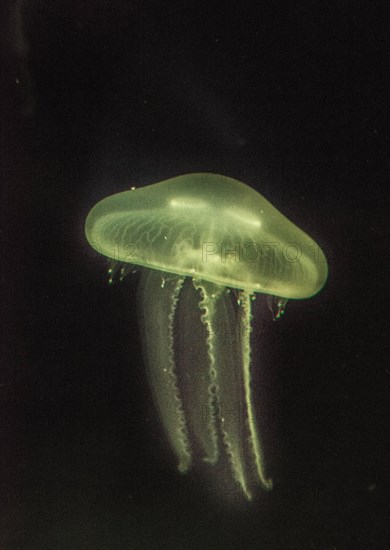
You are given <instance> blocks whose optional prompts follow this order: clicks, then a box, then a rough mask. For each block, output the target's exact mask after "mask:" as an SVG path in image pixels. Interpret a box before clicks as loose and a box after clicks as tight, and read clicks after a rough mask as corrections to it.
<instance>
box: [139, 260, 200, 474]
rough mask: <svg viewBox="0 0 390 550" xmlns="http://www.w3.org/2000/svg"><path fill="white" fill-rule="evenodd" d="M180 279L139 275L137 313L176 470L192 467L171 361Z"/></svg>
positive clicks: (156, 274) (149, 273)
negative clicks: (174, 456)
mask: <svg viewBox="0 0 390 550" xmlns="http://www.w3.org/2000/svg"><path fill="white" fill-rule="evenodd" d="M184 279H185V278H184V277H181V276H174V275H172V274H171V273H170V274H166V273H163V272H161V271H155V270H145V271H144V272H143V273H142V277H141V284H140V293H139V309H140V313H141V315H140V316H141V321H142V336H143V338H144V343H145V346H144V350H145V356H146V357H145V359H146V365H147V374H148V378H149V383H150V387H151V388H152V392H153V397H154V401H155V404H156V407H157V409H158V412H159V416H160V419H161V421H162V424H163V427H164V429H165V432H166V434H167V436H168V439H169V441H170V444H171V447H172V449H173V451H174V453H175V455H176V457H177V459H178V470H179V471H180V472H183V473H184V472H187V471H188V470H189V469H190V467H191V463H192V449H191V445H190V438H189V432H188V426H187V422H186V418H185V412H184V407H183V402H182V398H181V396H180V390H179V384H178V376H177V372H176V368H175V361H174V334H173V327H174V316H175V311H176V305H177V301H178V298H179V294H180V290H181V288H182V286H183V283H184Z"/></svg>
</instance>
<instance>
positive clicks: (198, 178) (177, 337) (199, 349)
mask: <svg viewBox="0 0 390 550" xmlns="http://www.w3.org/2000/svg"><path fill="white" fill-rule="evenodd" d="M85 232H86V237H87V239H88V241H89V243H90V244H91V246H92V247H93V248H95V249H96V250H97V251H98V252H99V253H101V254H103V255H104V256H106V257H108V258H111V259H112V260H115V262H117V263H118V262H119V265H121V266H122V273H125V272H126V267H123V266H126V265H127V266H134V265H135V266H139V267H140V268H141V281H140V287H139V293H138V298H139V300H138V302H139V313H140V322H141V327H142V337H143V346H144V355H145V363H146V370H147V377H148V381H149V384H150V387H151V391H152V394H153V398H154V402H155V405H156V409H157V411H158V414H159V417H160V420H161V424H162V426H163V430H164V431H165V434H166V437H167V439H168V441H169V444H170V447H171V449H172V453H173V455H174V456H175V457H176V460H177V464H178V469H179V471H180V472H187V471H189V470H190V468H191V466H192V465H194V463H197V464H202V463H203V462H206V463H209V464H210V465H216V464H218V462H219V461H221V460H222V461H224V462H225V463H226V464H230V466H229V469H230V471H231V476H232V478H233V479H234V481H235V483H237V484H238V486H239V487H240V488H241V490H242V493H243V494H244V495H245V497H246V498H247V499H248V500H251V499H252V498H253V480H254V479H255V480H256V483H257V484H258V486H259V487H262V488H263V489H265V490H269V489H271V487H272V481H271V479H270V477H269V474H268V471H267V469H266V465H265V459H264V453H263V448H262V443H261V438H260V435H259V433H258V427H257V424H258V422H257V420H256V418H257V416H256V407H255V401H256V399H254V396H255V389H254V388H253V384H252V378H253V368H260V367H261V366H260V365H253V364H251V332H252V301H253V299H254V298H255V296H256V294H258V293H260V294H267V295H270V296H271V297H272V296H274V297H276V303H277V305H278V314H277V316H279V315H280V313H281V312H282V310H283V307H284V304H285V302H286V301H287V300H288V299H303V298H309V297H311V296H313V295H315V294H316V293H317V292H319V291H320V289H321V288H322V287H323V285H324V284H325V281H326V278H327V272H328V268H327V263H326V259H325V256H324V254H323V252H322V251H321V249H320V248H319V246H318V245H317V244H316V243H315V242H314V241H313V239H311V238H310V237H309V236H308V235H307V234H306V233H304V232H303V231H302V230H301V229H299V228H298V227H297V226H295V225H294V224H293V223H292V222H291V221H289V220H288V219H287V218H285V217H284V216H283V214H281V213H280V212H279V211H278V210H276V208H274V207H273V206H272V205H271V204H270V203H269V202H268V201H267V200H266V199H265V198H264V197H263V196H262V195H260V194H259V193H257V192H256V191H255V190H254V189H252V188H251V187H249V186H247V185H246V184H244V183H242V182H240V181H237V180H235V179H232V178H229V177H225V176H220V175H218V174H209V173H207V174H206V173H203V174H200V173H199V174H185V175H181V176H177V177H174V178H172V179H169V180H166V181H163V182H160V183H156V184H154V185H149V186H147V187H143V188H138V189H135V188H132V189H131V190H128V191H124V192H122V193H118V194H115V195H112V196H110V197H107V198H105V199H103V200H102V201H100V202H99V203H98V204H96V206H95V207H94V208H92V210H91V211H90V213H89V215H88V217H87V220H86V225H85ZM237 329H238V331H239V333H240V335H241V337H240V338H221V334H222V333H224V334H233V333H234V332H235V331H237ZM237 404H238V407H239V409H240V410H239V413H240V414H239V417H240V421H238V420H237V415H234V414H230V413H229V411H231V409H232V407H233V405H234V406H237ZM210 472H211V470H210Z"/></svg>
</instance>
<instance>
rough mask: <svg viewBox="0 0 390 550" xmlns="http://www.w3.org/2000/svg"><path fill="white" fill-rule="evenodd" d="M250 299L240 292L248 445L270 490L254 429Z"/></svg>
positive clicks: (250, 295)
mask: <svg viewBox="0 0 390 550" xmlns="http://www.w3.org/2000/svg"><path fill="white" fill-rule="evenodd" d="M252 297H253V294H252V293H251V292H247V291H241V292H240V297H239V301H240V309H241V316H240V325H241V330H240V333H241V334H242V339H241V340H242V372H243V379H244V391H245V406H246V413H247V423H248V429H249V443H250V448H251V451H252V455H253V458H254V462H255V467H256V471H257V476H258V478H259V481H260V483H261V484H262V486H263V487H264V489H267V490H271V489H272V480H271V479H269V478H267V476H266V474H265V467H264V459H263V453H262V450H261V444H260V438H259V434H258V431H257V427H256V418H255V411H254V406H253V397H252V388H251V332H252Z"/></svg>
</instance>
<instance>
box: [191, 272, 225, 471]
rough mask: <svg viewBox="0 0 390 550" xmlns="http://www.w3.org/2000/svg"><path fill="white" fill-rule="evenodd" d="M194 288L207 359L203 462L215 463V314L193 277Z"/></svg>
mask: <svg viewBox="0 0 390 550" xmlns="http://www.w3.org/2000/svg"><path fill="white" fill-rule="evenodd" d="M193 285H194V287H195V289H196V290H197V291H198V292H200V295H201V299H200V301H199V303H198V307H199V309H200V310H201V311H202V315H201V322H202V323H203V325H204V326H205V327H206V348H207V355H208V360H209V365H208V376H209V379H208V387H207V404H206V407H207V415H206V433H207V435H208V438H207V439H208V443H209V445H208V449H207V452H206V456H205V457H204V461H205V462H210V463H211V464H215V463H216V462H217V460H218V456H219V450H218V433H217V420H216V411H215V400H216V391H217V369H216V353H215V330H214V327H213V318H214V315H215V312H214V307H215V303H214V300H213V297H212V296H211V295H210V294H209V293H208V292H207V290H206V283H205V282H204V281H200V280H198V279H193ZM207 285H208V286H209V287H215V289H217V292H219V291H220V288H218V287H217V286H216V285H214V284H212V283H207Z"/></svg>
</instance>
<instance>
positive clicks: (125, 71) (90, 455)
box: [0, 0, 389, 550]
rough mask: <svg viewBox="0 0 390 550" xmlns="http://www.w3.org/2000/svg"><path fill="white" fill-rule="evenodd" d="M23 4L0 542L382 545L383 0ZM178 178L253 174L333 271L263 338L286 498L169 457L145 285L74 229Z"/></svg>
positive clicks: (10, 112)
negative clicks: (112, 273)
mask: <svg viewBox="0 0 390 550" xmlns="http://www.w3.org/2000/svg"><path fill="white" fill-rule="evenodd" d="M16 6H17V3H4V4H3V7H2V24H3V25H4V29H5V33H4V35H3V39H2V40H3V46H4V48H3V53H4V55H3V57H2V75H3V77H2V85H3V86H4V87H5V92H6V95H5V96H4V100H3V102H2V109H1V111H2V121H3V122H2V138H3V140H4V141H3V153H4V161H3V168H2V176H1V177H2V182H1V183H2V203H1V206H2V222H5V223H4V228H3V231H2V242H3V251H2V264H3V265H4V267H5V270H4V277H3V278H2V280H1V288H2V293H3V302H2V310H3V313H2V321H3V322H4V337H2V343H5V346H4V356H2V365H1V366H2V373H3V374H2V379H1V387H0V391H1V394H0V395H1V400H2V401H1V415H2V416H1V426H2V435H1V438H2V440H1V451H2V486H1V497H2V498H1V515H2V526H1V539H0V541H1V544H2V546H1V548H6V549H7V550H8V549H10V550H11V549H12V550H13V549H20V550H22V549H23V550H27V549H28V550H46V549H47V550H55V549H61V550H62V549H64V550H71V549H73V550H87V549H92V550H103V549H107V550H111V549H119V550H124V549H130V548H131V549H154V548H156V549H157V548H168V549H176V548H186V549H208V548H210V549H219V548H221V549H222V548H224V549H225V548H226V549H235V548H240V549H241V548H242V549H247V548H248V549H252V548H260V549H265V550H267V549H283V550H284V549H292V548H296V549H309V548H310V549H311V548H312V549H321V550H323V549H324V550H325V549H329V550H331V549H337V550H339V549H344V548H346V549H349V548H351V549H360V548H365V549H366V548H368V549H371V548H372V549H385V548H389V545H388V542H387V537H386V529H385V526H386V525H387V519H388V518H387V512H386V506H385V494H386V486H387V482H388V478H387V477H386V475H385V471H386V467H387V466H388V439H387V437H388V424H387V416H386V415H387V403H386V400H387V399H388V379H389V369H388V351H387V350H386V349H385V335H386V333H387V328H388V321H387V315H388V313H387V307H388V306H387V298H388V286H389V285H388V283H389V280H388V278H387V277H386V274H387V271H386V265H385V259H386V255H387V252H388V248H389V240H388V235H386V227H385V226H387V225H388V223H385V219H386V222H387V218H386V215H387V214H388V211H387V210H386V199H387V196H386V195H387V193H386V189H385V185H386V183H387V182H386V177H387V176H388V164H387V163H388V160H387V156H388V139H389V138H388V126H387V123H388V120H387V115H388V109H387V94H386V92H387V90H388V81H387V73H388V67H387V62H388V59H387V57H388V55H387V53H388V49H387V43H386V41H387V31H386V28H387V25H388V23H387V21H386V3H385V2H376V1H373V0H372V1H369V2H359V1H357V2H347V1H340V2H337V3H328V2H317V1H312V2H286V3H284V2H280V1H262V2H241V3H238V2H237V3H236V2H235V3H230V2H226V3H215V4H213V3H209V2H207V3H186V2H169V3H165V2H161V3H158V2H141V1H139V0H138V1H137V0H136V1H134V2H122V1H117V2H108V1H101V0H100V1H97V2H89V1H88V2H86V1H84V2H76V1H65V0H63V1H61V0H52V1H46V2H43V1H38V0H36V1H29V2H25V3H24V4H22V8H21V12H22V19H21V21H22V24H21V28H22V30H23V33H24V35H21V34H20V25H18V24H17V23H15V21H17V18H16V19H15V17H16V16H15V14H14V15H12V14H13V13H14V8H15V7H16ZM191 171H195V172H203V171H212V172H217V173H222V174H226V175H229V176H232V177H236V178H238V179H241V180H243V181H244V182H246V183H248V184H249V185H251V186H252V187H254V188H255V189H256V190H257V191H259V192H260V193H261V194H263V195H264V196H265V197H266V198H267V199H268V200H270V201H271V202H272V204H274V205H275V206H276V208H278V209H279V210H281V211H282V212H283V213H284V214H285V215H286V216H287V217H288V218H290V219H291V220H292V221H293V222H295V223H296V224H297V225H299V226H300V227H302V228H303V229H304V230H305V231H306V232H307V233H309V234H310V235H311V236H312V237H313V238H314V239H315V240H316V241H317V242H318V243H319V244H320V246H321V247H322V248H323V250H324V252H325V254H326V256H327V258H328V261H329V270H330V272H329V280H328V282H327V284H326V286H325V288H324V289H323V290H322V291H321V292H320V293H319V294H318V295H317V296H315V297H314V298H312V299H311V300H303V301H297V302H294V303H291V302H290V303H289V304H288V305H287V309H286V314H285V315H284V316H283V318H282V319H281V320H280V321H278V322H275V323H272V326H271V329H272V330H271V329H270V330H267V331H265V332H264V331H263V332H262V334H261V336H264V339H263V341H262V347H264V358H265V359H266V361H265V362H264V363H266V364H264V365H263V367H262V362H261V358H259V359H258V360H257V368H265V369H266V370H267V372H268V373H269V377H270V378H271V379H272V384H271V385H272V386H273V388H274V390H273V395H274V396H275V402H274V403H272V407H273V411H274V414H272V415H271V421H270V426H269V433H270V434H271V435H272V437H270V438H269V440H270V442H271V443H270V444H269V445H268V446H269V449H268V453H269V462H270V468H271V471H272V474H273V478H274V484H275V488H274V491H273V492H272V493H271V494H270V495H260V496H259V497H258V498H257V499H256V501H255V502H254V503H253V504H251V505H249V504H246V503H243V502H241V501H240V500H239V499H237V502H236V503H233V504H232V503H231V502H230V501H229V502H230V503H226V505H225V504H224V502H223V501H224V500H225V499H224V498H222V502H221V501H220V502H216V501H215V499H214V496H213V495H210V494H209V493H208V491H207V487H205V486H204V484H202V483H200V481H199V479H198V478H197V476H196V475H194V476H191V475H188V476H184V477H181V476H179V475H178V474H177V472H176V471H175V468H174V460H173V458H172V456H171V455H170V452H169V449H168V448H167V447H166V444H165V442H164V439H163V437H162V432H161V428H160V425H159V421H158V418H157V416H156V412H155V410H154V406H153V402H152V400H151V397H150V394H149V388H148V386H147V382H146V380H145V372H144V367H143V360H142V356H141V349H140V340H139V333H138V325H137V319H136V287H137V276H136V275H135V276H134V275H131V276H129V277H128V278H127V279H126V281H125V282H124V283H123V284H122V285H113V286H111V287H109V286H108V285H107V275H106V263H105V261H104V259H103V258H99V257H98V255H97V254H95V253H94V252H93V251H92V250H91V249H90V248H89V246H88V244H87V243H86V240H85V237H84V228H83V225H84V220H85V217H86V215H87V213H88V211H89V210H90V208H91V207H92V206H93V205H94V204H95V203H96V202H97V201H98V200H100V199H102V198H104V197H106V196H108V195H110V194H113V193H115V192H119V191H123V190H125V189H128V188H129V187H130V186H132V185H136V186H144V185H148V184H151V183H155V182H157V181H161V180H164V179H166V178H168V177H172V176H175V175H178V174H181V173H185V172H191ZM4 259H5V261H4ZM260 355H261V354H260ZM226 500H228V499H226Z"/></svg>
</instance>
